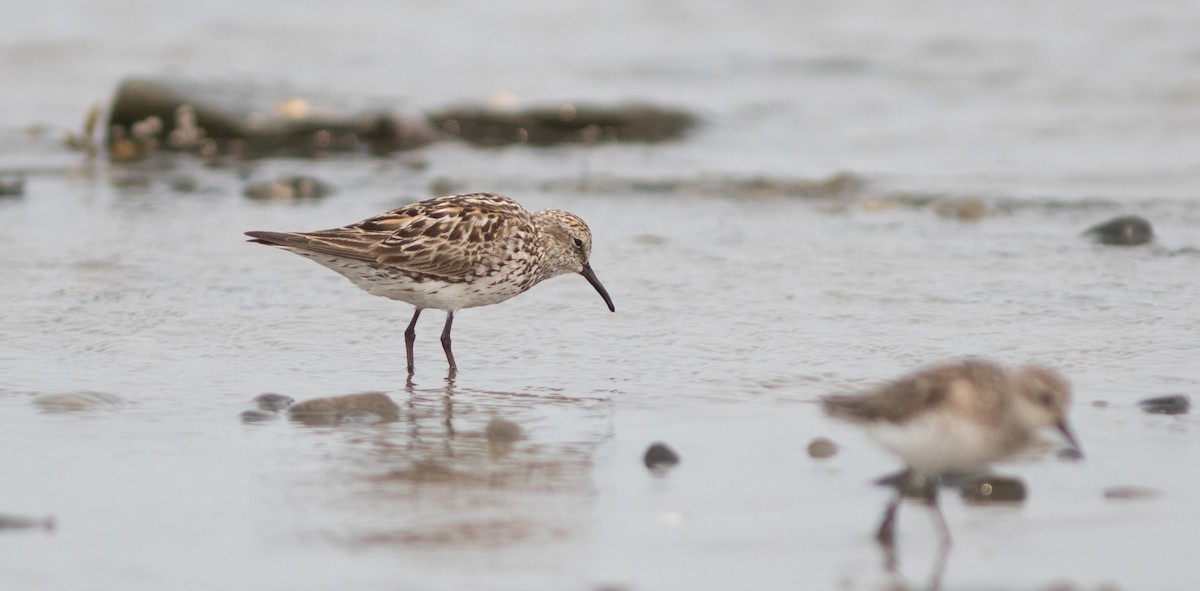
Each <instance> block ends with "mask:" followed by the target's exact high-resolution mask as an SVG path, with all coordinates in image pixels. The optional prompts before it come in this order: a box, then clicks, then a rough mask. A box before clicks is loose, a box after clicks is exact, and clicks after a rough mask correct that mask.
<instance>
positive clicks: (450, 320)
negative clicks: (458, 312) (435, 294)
mask: <svg viewBox="0 0 1200 591" xmlns="http://www.w3.org/2000/svg"><path fill="white" fill-rule="evenodd" d="M452 324H454V312H453V311H449V312H446V327H445V328H443V329H442V349H443V350H444V351H446V361H449V362H450V376H451V377H453V376H454V374H455V373H458V366H457V365H455V363H454V352H453V351H451V350H450V326H451V325H452Z"/></svg>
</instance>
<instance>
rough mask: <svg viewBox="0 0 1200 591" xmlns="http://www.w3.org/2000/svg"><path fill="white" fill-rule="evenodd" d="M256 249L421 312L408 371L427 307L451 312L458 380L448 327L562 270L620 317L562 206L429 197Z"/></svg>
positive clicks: (263, 239) (257, 235) (577, 222)
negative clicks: (281, 252) (273, 250)
mask: <svg viewBox="0 0 1200 591" xmlns="http://www.w3.org/2000/svg"><path fill="white" fill-rule="evenodd" d="M246 235H247V236H250V237H251V238H252V240H250V242H257V243H259V244H267V245H270V246H277V247H279V248H283V249H285V250H290V251H292V252H294V253H296V254H298V255H300V256H303V257H307V258H310V259H312V260H314V261H316V262H318V263H320V264H322V265H324V266H326V267H329V268H330V269H333V270H334V271H337V272H338V273H340V274H342V275H343V276H345V277H346V278H347V279H349V280H350V281H351V282H353V283H354V284H355V285H357V286H359V287H360V288H362V289H364V290H366V292H367V293H370V294H373V295H377V296H383V297H385V298H391V299H393V300H400V301H402V302H408V303H410V304H412V305H414V306H416V307H417V309H416V311H415V312H413V316H412V321H411V322H409V323H408V329H407V330H405V331H404V345H405V352H406V354H407V358H408V374H409V375H410V376H411V375H412V374H413V341H414V340H415V339H416V326H417V318H418V317H420V316H421V310H424V309H426V308H434V309H437V310H445V311H446V326H445V328H443V329H442V349H444V350H445V351H446V361H448V362H449V363H450V373H451V375H453V374H454V373H455V372H456V371H457V369H458V367H457V366H456V365H455V363H454V353H452V352H451V350H450V325H451V324H452V323H453V322H454V313H455V312H457V311H458V310H461V309H463V308H473V307H476V306H488V305H491V304H498V303H500V302H503V301H504V300H507V299H509V298H511V297H513V296H515V295H517V294H519V293H522V292H524V291H526V290H528V289H529V288H531V287H533V286H534V285H537V284H538V283H540V282H541V281H544V280H546V279H549V278H551V277H555V276H558V275H562V274H564V273H579V274H580V275H583V277H584V278H585V279H587V280H588V283H591V284H592V287H594V288H596V291H598V292H600V297H602V298H604V302H605V303H606V304H608V309H609V310H611V311H613V312H616V307H614V306H613V303H612V299H611V298H609V297H608V291H606V290H605V289H604V286H603V285H601V284H600V280H599V279H597V278H596V274H595V273H593V272H592V267H591V266H590V265H588V258H589V257H590V256H591V253H592V233H591V231H590V230H589V229H588V226H587V224H585V223H584V222H583V220H582V219H580V218H579V217H578V216H576V215H573V214H570V213H567V212H565V211H561V210H557V209H544V210H542V211H539V212H536V213H533V214H530V213H529V212H528V211H525V208H523V207H521V205H520V204H519V203H517V202H516V201H513V200H512V199H509V198H508V197H505V196H503V195H497V194H494V193H471V194H467V195H450V196H446V197H438V198H435V199H429V200H426V201H422V202H420V203H413V204H411V205H406V206H404V207H401V208H399V209H393V210H391V211H388V212H386V213H383V214H380V215H378V216H375V217H373V218H370V219H366V220H363V221H361V222H358V223H357V224H351V225H349V226H343V227H341V228H334V229H332V230H318V231H316V232H246Z"/></svg>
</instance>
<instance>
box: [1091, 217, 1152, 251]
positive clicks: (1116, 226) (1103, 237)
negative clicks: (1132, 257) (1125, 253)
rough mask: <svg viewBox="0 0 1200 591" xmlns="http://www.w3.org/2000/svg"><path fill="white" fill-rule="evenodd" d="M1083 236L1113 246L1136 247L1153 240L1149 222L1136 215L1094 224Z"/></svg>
mask: <svg viewBox="0 0 1200 591" xmlns="http://www.w3.org/2000/svg"><path fill="white" fill-rule="evenodd" d="M1084 234H1085V235H1088V236H1091V237H1092V238H1094V239H1095V240H1096V242H1099V243H1100V244H1111V245H1114V246H1137V245H1139V244H1145V243H1147V242H1150V241H1151V240H1154V229H1153V228H1152V227H1151V226H1150V222H1149V221H1147V220H1146V219H1145V218H1143V217H1139V216H1136V215H1123V216H1121V217H1117V218H1113V219H1111V220H1108V221H1107V222H1104V223H1101V224H1096V225H1095V226H1092V227H1091V228H1088V229H1087V230H1085V231H1084Z"/></svg>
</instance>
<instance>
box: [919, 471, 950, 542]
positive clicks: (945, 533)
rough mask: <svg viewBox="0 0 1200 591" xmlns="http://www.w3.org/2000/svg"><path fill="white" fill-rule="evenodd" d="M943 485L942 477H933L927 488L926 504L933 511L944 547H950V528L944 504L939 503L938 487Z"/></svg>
mask: <svg viewBox="0 0 1200 591" xmlns="http://www.w3.org/2000/svg"><path fill="white" fill-rule="evenodd" d="M941 485H942V479H941V478H931V479H929V482H928V483H927V488H926V489H925V491H924V492H925V504H926V505H928V506H929V510H930V511H933V521H934V523H936V524H937V528H938V534H939V535H940V536H941V538H942V547H943V548H949V547H950V528H949V527H948V526H947V525H946V517H945V516H944V515H942V506H941V504H939V503H938V488H940V487H941Z"/></svg>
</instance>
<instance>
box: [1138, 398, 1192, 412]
mask: <svg viewBox="0 0 1200 591" xmlns="http://www.w3.org/2000/svg"><path fill="white" fill-rule="evenodd" d="M1138 406H1140V407H1142V410H1144V411H1146V412H1148V413H1150V414H1156V415H1181V414H1185V413H1187V411H1188V410H1190V409H1191V408H1192V399H1191V398H1189V397H1188V396H1187V395H1185V394H1175V395H1172V396H1158V397H1156V398H1147V399H1145V400H1142V401H1141V402H1138Z"/></svg>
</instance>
